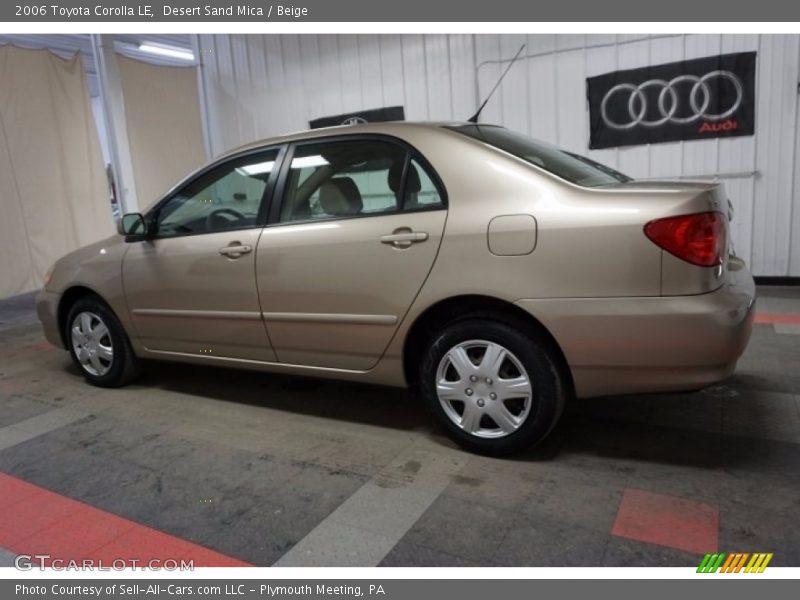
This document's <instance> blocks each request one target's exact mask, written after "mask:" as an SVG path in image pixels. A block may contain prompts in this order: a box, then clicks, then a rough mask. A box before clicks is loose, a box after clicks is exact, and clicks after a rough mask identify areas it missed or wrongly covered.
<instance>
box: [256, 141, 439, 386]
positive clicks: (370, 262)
mask: <svg viewBox="0 0 800 600" xmlns="http://www.w3.org/2000/svg"><path fill="white" fill-rule="evenodd" d="M290 155H291V157H290V158H287V160H286V161H285V164H284V167H283V169H282V171H283V173H282V176H281V183H279V184H278V187H279V194H280V198H281V203H280V206H278V204H277V203H276V204H275V206H274V207H273V210H272V211H271V213H272V214H271V215H270V225H269V226H268V227H267V228H265V229H264V232H263V234H262V236H261V239H260V240H259V244H258V249H257V256H256V277H257V285H258V291H259V296H260V298H261V309H262V312H263V316H264V319H265V322H266V324H267V330H268V332H269V336H270V340H271V341H272V344H273V347H274V348H275V351H276V353H277V355H278V359H279V360H280V362H282V363H289V364H298V365H307V366H315V367H324V368H337V369H348V370H368V369H370V368H371V367H373V366H374V365H375V364H376V363H377V361H378V360H379V359H380V357H381V356H382V354H383V352H384V351H385V349H386V347H387V346H388V344H389V341H390V340H391V338H392V336H393V335H394V332H395V331H396V330H397V327H398V325H399V324H400V322H401V321H402V319H403V317H404V316H405V314H406V312H407V311H408V309H409V307H410V306H411V303H412V302H413V300H414V298H415V297H416V295H417V293H418V292H419V290H420V288H421V287H422V285H423V283H424V282H425V279H426V277H427V276H428V273H429V272H430V270H431V267H432V266H433V262H434V260H435V258H436V254H437V252H438V249H439V243H440V241H441V236H442V232H443V230H444V224H445V218H446V215H447V211H446V206H445V205H446V202H445V200H446V199H445V197H444V190H443V188H442V186H441V184H440V183H438V180H437V179H436V176H435V175H434V174H433V171H432V170H431V169H430V168H429V167H428V166H427V163H425V161H424V159H422V158H421V157H420V156H418V155H416V154H415V152H414V151H413V150H411V149H410V148H407V147H405V146H404V145H402V144H400V143H399V142H395V141H390V140H388V139H383V138H364V139H361V138H358V139H355V138H351V139H347V138H340V139H338V140H330V141H312V142H306V143H302V144H297V145H295V146H294V147H293V148H292V149H291V150H290ZM435 182H436V183H435Z"/></svg>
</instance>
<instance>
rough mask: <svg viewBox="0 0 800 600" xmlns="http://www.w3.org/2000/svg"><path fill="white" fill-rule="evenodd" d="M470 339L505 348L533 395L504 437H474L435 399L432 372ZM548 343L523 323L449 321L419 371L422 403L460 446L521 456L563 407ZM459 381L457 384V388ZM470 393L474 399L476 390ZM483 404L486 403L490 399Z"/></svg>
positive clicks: (561, 382)
mask: <svg viewBox="0 0 800 600" xmlns="http://www.w3.org/2000/svg"><path fill="white" fill-rule="evenodd" d="M470 340H485V341H487V342H491V343H494V344H499V345H500V346H502V347H503V348H504V349H506V350H508V351H509V352H510V353H512V354H513V357H514V359H516V361H518V362H519V363H521V366H522V367H523V368H524V370H525V371H526V373H524V374H525V375H527V377H528V380H529V382H530V388H531V391H532V393H531V402H530V405H529V406H530V408H529V409H528V412H527V418H524V421H522V423H521V424H520V425H518V428H517V429H516V430H515V431H513V432H512V433H508V434H504V435H503V437H494V438H487V437H479V436H478V435H479V434H473V433H467V432H465V431H464V430H463V429H462V428H461V427H460V426H459V425H458V424H456V422H455V421H454V420H453V419H452V418H451V417H450V416H448V414H447V412H446V409H445V408H444V406H443V403H442V402H440V400H439V396H438V394H437V374H438V370H439V367H440V364H442V360H443V358H444V357H445V354H446V353H448V352H449V351H450V350H451V349H452V348H455V347H456V346H458V345H459V344H463V343H465V342H468V341H470ZM548 342H549V340H546V339H544V336H541V335H538V334H537V333H536V332H535V331H532V330H531V329H530V328H528V327H526V326H525V325H524V324H521V323H516V322H514V321H511V320H509V321H506V320H500V318H496V319H493V318H491V317H487V316H484V315H480V316H478V315H476V316H473V317H467V318H464V319H462V320H458V321H453V322H451V323H449V324H447V325H446V326H444V327H443V328H442V329H441V330H440V331H438V332H437V333H435V334H434V335H433V336H432V337H431V339H430V341H429V343H428V346H427V348H426V350H425V352H424V354H423V357H422V361H421V364H420V367H419V380H418V382H417V383H418V389H419V390H420V393H421V396H422V398H423V401H424V402H425V404H426V405H427V407H428V408H429V409H430V410H431V411H432V412H433V414H434V415H435V416H436V417H437V419H438V420H439V422H440V423H441V424H442V425H443V426H444V428H445V430H446V431H447V433H448V435H449V436H450V437H451V438H452V439H453V440H454V441H455V442H456V443H457V444H459V445H460V446H462V447H463V448H465V449H467V450H470V451H472V452H477V453H480V454H488V455H493V456H502V455H507V454H512V453H516V452H520V451H522V450H524V449H526V448H528V447H530V446H532V445H534V444H537V443H539V442H541V441H542V440H543V439H544V438H545V437H546V436H547V435H548V434H549V433H550V431H552V429H553V427H555V425H556V423H557V422H558V419H559V417H560V416H561V413H562V412H563V410H564V405H565V403H566V396H567V389H568V386H567V381H566V380H565V379H566V378H565V377H564V376H563V375H562V369H561V368H560V366H559V365H560V362H559V359H558V355H557V353H556V351H554V349H553V348H552V347H551V344H550V343H548ZM512 368H513V367H512ZM460 383H461V380H459V385H460ZM479 383H480V382H479ZM466 385H469V384H466ZM459 389H460V388H459ZM476 389H477V388H476ZM486 389H489V388H486ZM486 389H484V390H483V392H486ZM472 393H473V394H475V395H476V396H477V394H478V393H480V392H477V393H476V392H472ZM472 397H473V396H470V398H472ZM475 401H476V402H477V401H478V400H477V399H476V400H475ZM456 402H457V403H458V402H459V401H456ZM484 402H487V403H488V402H489V400H485V401H484ZM456 405H457V404H456ZM486 405H487V406H488V404H486ZM480 406H483V405H480ZM480 410H483V409H480ZM482 419H483V417H481V418H480V419H479V423H480V424H483V423H486V421H484V420H482ZM488 423H489V425H490V426H491V425H492V424H493V423H494V422H493V421H491V420H490V421H489V422H488ZM479 426H480V425H479ZM490 428H491V427H490Z"/></svg>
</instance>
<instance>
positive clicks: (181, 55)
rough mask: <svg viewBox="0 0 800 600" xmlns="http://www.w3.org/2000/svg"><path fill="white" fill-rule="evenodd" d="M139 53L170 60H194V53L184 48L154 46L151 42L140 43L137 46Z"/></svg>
mask: <svg viewBox="0 0 800 600" xmlns="http://www.w3.org/2000/svg"><path fill="white" fill-rule="evenodd" d="M139 50H140V51H141V52H147V53H148V54H158V55H160V56H168V57H170V58H177V59H180V60H194V52H192V51H191V50H187V49H186V48H178V47H176V46H165V45H163V44H154V43H152V42H142V43H141V44H139Z"/></svg>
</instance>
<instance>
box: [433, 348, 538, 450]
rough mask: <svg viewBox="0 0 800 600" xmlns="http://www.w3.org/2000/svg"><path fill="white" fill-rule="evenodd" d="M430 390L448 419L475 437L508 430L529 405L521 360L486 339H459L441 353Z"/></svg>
mask: <svg viewBox="0 0 800 600" xmlns="http://www.w3.org/2000/svg"><path fill="white" fill-rule="evenodd" d="M436 394H437V396H438V398H439V402H440V404H441V406H442V409H443V410H444V412H445V414H446V415H447V416H448V418H449V419H450V420H451V421H452V422H453V423H455V424H456V425H457V426H458V427H459V428H460V429H462V430H463V431H464V432H466V433H469V434H470V435H474V436H476V437H480V438H500V437H505V436H507V435H510V434H512V433H514V432H515V431H517V430H518V429H519V428H520V427H521V426H522V425H523V423H525V421H526V419H527V418H528V416H529V415H530V413H531V406H532V404H533V385H532V382H531V378H530V376H529V375H528V373H527V372H526V370H525V368H524V367H523V366H522V362H521V361H520V360H519V359H518V358H517V357H516V356H515V355H514V354H513V353H512V352H511V351H510V350H508V349H507V348H504V347H503V346H501V345H500V344H497V343H495V342H489V341H486V340H469V341H466V342H462V343H460V344H458V345H456V346H454V347H452V348H451V349H450V350H448V351H447V352H446V353H445V355H444V356H443V357H442V359H441V361H440V362H439V367H438V369H437V371H436Z"/></svg>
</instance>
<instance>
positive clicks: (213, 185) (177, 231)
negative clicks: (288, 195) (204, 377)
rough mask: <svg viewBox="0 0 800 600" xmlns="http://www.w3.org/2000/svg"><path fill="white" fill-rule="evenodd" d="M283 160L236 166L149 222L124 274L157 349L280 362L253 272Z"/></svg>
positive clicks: (146, 337) (200, 180)
mask: <svg viewBox="0 0 800 600" xmlns="http://www.w3.org/2000/svg"><path fill="white" fill-rule="evenodd" d="M278 155H279V149H269V150H265V151H260V152H258V153H252V154H248V155H246V156H240V157H237V158H234V159H231V160H228V161H226V162H224V163H222V164H220V165H217V166H215V167H213V168H211V169H210V170H208V171H206V172H204V173H202V174H200V175H199V176H198V177H196V178H195V179H194V180H192V181H191V182H190V183H188V184H187V185H186V186H184V187H183V188H182V189H181V190H180V191H179V192H177V193H176V194H174V195H172V196H171V197H170V198H168V199H166V200H165V201H164V202H162V203H161V204H160V205H158V206H157V207H156V209H154V211H152V213H151V214H148V216H147V220H148V222H149V229H150V235H149V237H148V239H146V240H143V241H140V242H134V243H131V244H130V248H129V249H128V251H127V253H126V254H125V257H124V260H123V266H122V270H123V285H124V288H125V295H126V299H127V303H128V309H129V311H130V315H131V320H132V323H133V326H134V329H135V331H136V334H137V335H138V337H139V338H140V340H141V342H142V343H143V344H144V346H145V347H146V348H147V349H148V350H150V351H153V352H159V353H178V354H184V355H186V354H188V355H201V356H208V357H216V358H235V359H250V360H262V361H274V360H275V353H274V352H273V350H272V347H271V345H270V343H269V338H268V336H267V333H266V329H265V327H264V323H263V320H262V318H261V311H260V306H259V301H258V290H257V289H256V283H255V275H254V273H255V271H254V269H255V256H256V252H255V250H256V247H257V245H258V238H259V236H260V234H261V231H262V227H263V222H264V221H265V219H266V202H267V200H268V197H269V194H270V193H271V190H272V189H273V188H274V180H275V178H276V173H275V170H276V163H277V161H278Z"/></svg>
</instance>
